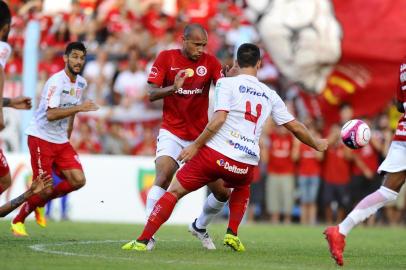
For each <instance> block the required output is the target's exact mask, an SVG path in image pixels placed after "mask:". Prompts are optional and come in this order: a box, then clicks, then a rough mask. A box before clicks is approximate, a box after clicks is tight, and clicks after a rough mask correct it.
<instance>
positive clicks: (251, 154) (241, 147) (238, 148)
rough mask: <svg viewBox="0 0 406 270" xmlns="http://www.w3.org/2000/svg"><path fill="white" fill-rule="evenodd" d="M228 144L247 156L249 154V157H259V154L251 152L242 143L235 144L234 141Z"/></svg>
mask: <svg viewBox="0 0 406 270" xmlns="http://www.w3.org/2000/svg"><path fill="white" fill-rule="evenodd" d="M228 143H229V144H230V145H231V146H233V147H234V149H237V150H240V151H242V152H244V153H246V154H248V155H250V156H253V157H256V156H257V154H256V153H255V152H254V151H252V150H251V149H250V148H249V147H248V146H246V145H242V144H240V143H236V142H234V141H233V140H229V141H228Z"/></svg>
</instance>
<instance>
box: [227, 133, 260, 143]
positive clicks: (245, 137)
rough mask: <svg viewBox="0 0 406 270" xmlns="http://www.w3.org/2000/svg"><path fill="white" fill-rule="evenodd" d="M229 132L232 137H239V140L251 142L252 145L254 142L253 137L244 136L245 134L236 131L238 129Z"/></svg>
mask: <svg viewBox="0 0 406 270" xmlns="http://www.w3.org/2000/svg"><path fill="white" fill-rule="evenodd" d="M230 134H231V136H233V137H234V138H237V139H239V140H241V141H244V142H249V143H252V144H253V145H255V144H256V143H255V140H254V139H250V138H248V137H247V136H245V135H241V133H240V132H238V131H235V130H232V131H230Z"/></svg>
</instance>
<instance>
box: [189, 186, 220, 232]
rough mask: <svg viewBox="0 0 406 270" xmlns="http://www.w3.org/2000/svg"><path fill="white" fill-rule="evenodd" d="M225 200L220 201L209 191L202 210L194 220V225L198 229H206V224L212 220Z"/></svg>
mask: <svg viewBox="0 0 406 270" xmlns="http://www.w3.org/2000/svg"><path fill="white" fill-rule="evenodd" d="M226 203H227V202H220V201H219V200H217V199H216V197H214V195H213V193H211V194H210V195H209V196H208V197H207V199H206V202H205V203H204V206H203V211H202V213H201V214H200V216H199V217H198V218H197V220H196V227H197V228H198V229H206V227H207V225H209V223H210V222H211V221H212V220H213V218H214V217H215V216H216V215H217V214H218V213H219V212H220V211H221V209H223V207H224V205H225V204H226Z"/></svg>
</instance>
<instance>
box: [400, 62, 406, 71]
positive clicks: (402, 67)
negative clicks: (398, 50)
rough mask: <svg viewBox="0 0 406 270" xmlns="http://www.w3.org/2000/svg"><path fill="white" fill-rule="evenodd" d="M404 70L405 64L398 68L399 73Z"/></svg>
mask: <svg viewBox="0 0 406 270" xmlns="http://www.w3.org/2000/svg"><path fill="white" fill-rule="evenodd" d="M405 69H406V64H402V65H401V66H400V72H402V71H404V70H405Z"/></svg>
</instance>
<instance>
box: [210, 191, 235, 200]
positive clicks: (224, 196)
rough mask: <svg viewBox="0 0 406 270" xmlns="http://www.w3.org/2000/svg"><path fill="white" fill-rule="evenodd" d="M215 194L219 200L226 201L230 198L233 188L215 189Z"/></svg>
mask: <svg viewBox="0 0 406 270" xmlns="http://www.w3.org/2000/svg"><path fill="white" fill-rule="evenodd" d="M213 195H214V197H215V198H216V199H217V200H218V201H220V202H226V201H228V199H229V198H230V195H231V190H230V189H229V188H224V189H219V190H214V191H213Z"/></svg>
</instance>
